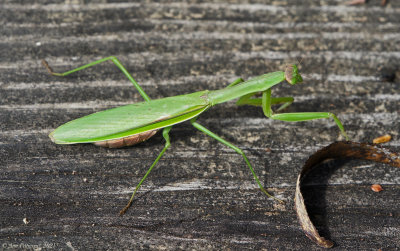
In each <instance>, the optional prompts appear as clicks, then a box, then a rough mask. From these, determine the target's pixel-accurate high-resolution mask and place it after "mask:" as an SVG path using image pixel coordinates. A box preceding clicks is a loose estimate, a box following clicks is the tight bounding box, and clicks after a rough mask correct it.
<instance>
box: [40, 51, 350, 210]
mask: <svg viewBox="0 0 400 251" xmlns="http://www.w3.org/2000/svg"><path fill="white" fill-rule="evenodd" d="M109 60H110V61H112V62H113V63H114V64H115V65H116V66H117V67H118V68H119V69H120V70H121V71H122V72H123V73H124V74H125V76H126V77H127V78H128V79H129V80H130V81H131V82H132V84H133V85H134V87H135V88H136V89H137V90H138V91H139V93H140V95H141V96H142V97H143V98H144V100H145V101H144V102H140V103H136V104H129V105H125V106H120V107H117V108H113V109H109V110H105V111H100V112H97V113H93V114H90V115H87V116H84V117H82V118H78V119H75V120H72V121H70V122H67V123H65V124H63V125H61V126H60V127H58V128H57V129H55V130H54V131H53V132H51V133H50V135H49V137H50V138H51V140H52V141H53V142H54V143H56V144H77V143H94V144H95V145H98V146H102V147H110V148H118V147H124V146H131V145H134V144H137V143H140V142H143V141H145V140H147V139H149V138H150V137H152V136H153V135H154V134H155V133H156V132H157V131H158V130H161V129H162V135H163V137H164V139H165V141H166V143H165V146H164V148H163V149H162V150H161V152H160V153H159V155H158V156H157V158H156V159H155V161H154V162H153V164H152V165H151V166H150V168H149V169H148V170H147V172H146V174H145V175H144V176H143V178H142V179H141V180H140V182H139V184H138V185H137V186H136V188H135V190H134V192H133V194H132V196H131V198H130V200H129V202H128V204H127V205H126V206H125V207H124V208H123V209H122V210H121V211H120V215H123V214H124V213H125V212H126V211H127V209H128V208H129V207H130V206H131V205H132V202H133V199H134V197H135V194H136V192H137V191H138V190H139V188H140V186H141V185H142V183H143V182H144V180H145V179H146V178H147V176H148V175H149V173H150V172H151V170H152V169H153V168H154V166H155V165H156V164H157V163H158V161H159V160H160V159H161V157H162V156H163V155H164V153H165V151H166V150H167V149H168V148H169V147H170V145H171V143H170V137H169V132H170V130H171V128H172V126H174V125H175V124H178V123H182V122H184V121H187V120H189V121H190V123H191V124H192V125H193V126H194V127H195V128H197V129H198V130H200V131H201V132H203V133H205V134H207V135H208V136H210V137H212V138H214V139H216V140H218V141H219V142H221V143H222V144H224V145H226V146H228V147H230V148H232V149H233V150H234V151H236V152H237V153H238V154H240V155H241V156H242V157H243V159H244V161H245V162H246V164H247V166H248V167H249V169H250V171H251V173H252V174H253V176H254V179H255V181H256V182H257V184H258V186H259V188H260V189H261V191H262V192H263V193H264V194H266V195H267V196H268V197H271V198H274V199H276V200H278V201H280V202H282V201H281V200H279V199H277V198H275V197H273V196H272V195H270V194H269V193H268V192H267V191H266V189H264V187H263V186H262V184H261V182H260V180H259V179H258V177H257V175H256V173H255V171H254V169H253V167H252V165H251V164H250V162H249V160H248V159H247V157H246V155H245V154H244V152H243V151H242V150H241V149H240V148H238V147H236V146H235V145H233V144H232V143H230V142H228V141H226V140H224V139H222V138H221V137H219V136H218V135H216V134H214V133H213V132H211V131H210V130H208V129H207V128H205V127H204V126H202V125H201V124H199V123H198V122H197V121H196V120H197V118H198V117H199V115H200V114H201V113H203V112H205V111H206V110H208V109H209V108H211V107H212V106H214V105H217V104H221V103H224V102H227V101H229V100H233V99H237V98H238V101H237V103H236V104H237V105H253V106H261V107H262V109H263V112H264V115H265V116H266V117H268V118H271V119H277V120H282V121H290V122H297V121H306V120H314V119H326V118H332V119H333V120H334V121H335V122H336V124H337V126H338V127H339V129H340V131H341V133H342V134H343V136H344V137H345V138H346V139H347V140H348V136H347V134H346V132H345V130H344V127H343V125H342V123H341V122H340V120H339V119H338V118H337V117H336V116H335V115H334V114H333V113H330V112H302V113H275V112H274V111H273V110H272V108H271V106H272V105H275V104H280V105H281V106H280V107H279V108H278V109H277V111H281V110H282V109H284V108H286V107H288V106H289V105H290V104H292V102H293V101H294V99H293V97H274V98H273V97H271V88H272V87H273V86H275V85H277V84H279V83H281V82H283V81H285V80H286V81H287V82H288V83H289V84H291V85H295V84H297V83H300V82H302V81H303V79H302V77H301V75H300V74H299V71H298V67H297V66H296V65H295V64H293V65H289V66H287V67H286V69H285V71H277V72H272V73H268V74H264V75H261V76H258V77H255V78H252V79H249V80H247V81H244V80H243V79H242V78H239V79H237V80H235V81H234V82H232V83H231V84H229V85H228V86H227V87H225V88H223V89H220V90H214V91H209V90H204V91H199V92H194V93H190V94H185V95H179V96H174V97H167V98H162V99H157V100H151V99H150V97H149V96H148V95H147V94H146V93H145V92H144V90H143V89H142V88H141V87H140V85H139V84H138V83H137V82H136V81H135V80H134V79H133V77H132V76H131V74H130V73H129V72H128V71H127V70H126V68H125V67H124V66H123V65H122V64H121V62H120V61H119V60H118V59H117V58H116V57H114V56H111V57H106V58H103V59H100V60H97V61H94V62H91V63H89V64H86V65H83V66H81V67H78V68H75V69H73V70H70V71H67V72H64V73H56V72H54V71H53V70H52V69H51V68H50V66H49V65H48V63H47V62H46V61H44V60H43V61H42V62H43V64H44V65H45V67H46V68H47V70H48V71H49V72H50V74H52V75H55V76H67V75H69V74H71V73H74V72H77V71H80V70H83V69H86V68H88V67H92V66H94V65H97V64H100V63H102V62H105V61H109ZM260 92H261V93H262V97H261V98H260V97H255V96H256V95H258V94H259V93H260Z"/></svg>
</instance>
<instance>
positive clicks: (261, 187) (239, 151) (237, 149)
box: [190, 118, 283, 203]
mask: <svg viewBox="0 0 400 251" xmlns="http://www.w3.org/2000/svg"><path fill="white" fill-rule="evenodd" d="M196 119H197V118H194V119H192V120H190V122H191V123H192V125H193V126H194V127H195V128H197V129H198V130H200V131H202V132H204V133H205V134H207V135H208V136H210V137H212V138H214V139H216V140H218V141H219V142H221V143H222V144H224V145H226V146H228V147H230V148H232V149H233V150H235V152H237V153H238V154H240V155H242V157H243V159H244V161H245V162H246V164H247V166H248V167H249V169H250V171H251V173H252V174H253V176H254V179H255V180H256V182H257V184H258V186H259V187H260V189H261V191H262V192H263V193H265V194H266V195H267V196H268V197H270V198H273V199H276V200H278V201H279V202H281V203H283V201H282V200H280V199H278V198H276V197H274V196H272V195H271V194H269V193H268V192H267V191H266V190H265V189H264V187H263V186H262V185H261V182H260V180H259V179H258V177H257V174H256V173H255V172H254V169H253V167H252V166H251V164H250V161H249V160H248V159H247V157H246V155H245V154H244V152H243V151H242V150H241V149H240V148H239V147H237V146H235V145H233V144H231V143H229V142H228V141H226V140H224V139H223V138H221V137H219V136H218V135H216V134H215V133H213V132H211V131H210V130H208V129H207V128H205V127H204V126H202V125H200V124H199V123H197V122H196Z"/></svg>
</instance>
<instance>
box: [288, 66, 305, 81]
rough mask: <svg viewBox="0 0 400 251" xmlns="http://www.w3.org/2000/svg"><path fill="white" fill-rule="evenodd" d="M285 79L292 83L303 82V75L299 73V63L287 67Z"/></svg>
mask: <svg viewBox="0 0 400 251" xmlns="http://www.w3.org/2000/svg"><path fill="white" fill-rule="evenodd" d="M285 79H286V81H288V82H289V84H291V85H295V84H297V83H301V82H303V78H302V77H301V75H300V73H299V69H298V68H297V65H295V64H293V65H289V66H287V67H286V69H285Z"/></svg>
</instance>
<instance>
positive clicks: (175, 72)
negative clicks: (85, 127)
mask: <svg viewBox="0 0 400 251" xmlns="http://www.w3.org/2000/svg"><path fill="white" fill-rule="evenodd" d="M70 2H71V4H65V3H64V2H62V1H54V2H52V3H50V4H49V3H48V1H43V0H30V1H26V2H25V1H24V4H20V3H15V2H14V1H9V0H6V1H3V4H2V6H1V8H0V23H1V24H2V30H1V32H0V48H1V50H0V53H1V57H0V90H1V91H0V121H1V123H0V128H1V131H0V159H1V167H2V172H1V173H0V203H1V207H0V215H1V216H2V217H1V223H0V229H1V232H0V247H1V248H2V249H12V248H15V249H23V248H25V249H29V248H30V249H33V248H43V249H44V248H48V249H57V250H60V249H168V250H176V249H196V250H203V249H207V250H210V249H214V250H221V249H240V250H242V249H267V250H269V249H274V248H279V249H285V250H287V249H289V250H290V249H293V250H299V249H300V250H304V249H307V250H308V249H311V250H313V249H319V248H318V247H316V246H314V244H313V243H311V242H310V241H309V240H308V239H307V238H306V237H305V236H304V234H303V233H302V232H301V230H300V226H299V225H298V223H297V219H296V214H295V211H294V209H293V205H294V204H293V196H294V190H295V182H296V178H297V174H298V171H299V170H300V168H301V166H302V165H303V163H304V161H305V160H306V159H307V157H308V156H309V155H310V154H312V153H313V152H314V151H316V150H317V149H319V148H320V147H322V146H326V145H328V144H329V143H331V142H333V141H335V140H341V139H343V138H342V136H340V134H339V130H338V129H337V127H336V125H335V124H334V122H333V121H324V120H320V121H313V122H302V123H285V122H280V121H272V120H269V119H267V118H265V117H264V116H263V113H262V110H260V109H259V108H255V107H247V106H243V107H237V106H235V105H234V103H233V102H230V103H227V104H223V105H219V106H216V107H213V108H212V109H211V110H210V111H208V112H207V113H205V114H204V115H203V116H201V117H200V119H199V121H200V122H201V123H202V124H203V125H204V126H206V127H207V128H209V129H210V130H212V131H213V132H215V133H216V134H218V135H220V136H222V137H223V138H225V139H227V140H229V141H231V142H233V143H234V144H236V145H237V146H239V147H240V148H242V149H243V150H244V151H245V152H246V154H247V155H248V157H249V159H250V161H251V162H252V164H253V165H254V167H255V169H256V172H257V173H258V174H259V176H260V178H261V180H262V181H263V182H264V183H265V184H266V186H267V187H269V191H271V192H273V193H274V194H275V195H276V196H278V197H279V198H282V199H284V200H285V201H286V202H287V203H286V205H284V206H282V205H279V204H277V203H276V202H275V201H273V200H271V199H268V198H266V197H265V196H264V195H263V194H262V193H261V192H260V191H259V190H258V189H257V186H256V184H255V182H254V180H253V178H252V176H251V174H250V172H249V171H248V169H247V167H246V166H245V164H244V162H243V160H242V158H241V156H239V155H237V154H235V152H233V151H232V150H231V149H228V148H226V147H225V146H223V145H221V144H218V143H217V142H216V141H215V140H213V139H210V138H208V137H206V136H205V135H203V134H202V133H200V132H198V131H196V130H195V129H194V128H192V127H190V124H188V123H186V124H182V125H179V126H176V127H174V129H173V130H172V131H171V134H170V135H171V140H172V147H171V149H170V150H168V152H167V153H166V155H165V157H164V158H163V159H162V160H161V161H160V163H159V165H158V166H157V168H156V169H155V170H154V171H153V172H152V174H151V175H150V176H149V178H148V180H146V182H145V183H144V184H143V188H142V189H141V190H140V192H139V195H138V197H137V199H136V200H135V202H134V207H133V208H131V209H130V210H129V211H128V212H127V214H126V215H125V216H123V217H119V216H118V212H119V210H120V209H121V208H122V207H123V206H124V205H125V203H126V202H127V200H128V198H129V196H130V193H131V192H132V190H133V188H134V187H135V185H136V184H137V183H138V181H139V180H140V179H141V177H142V176H143V175H144V173H145V171H146V169H147V168H148V166H150V164H151V163H152V161H153V160H154V158H155V157H156V155H157V154H158V153H159V151H160V150H161V148H162V146H163V139H162V137H161V135H156V136H155V137H153V138H152V139H151V140H149V141H147V142H145V143H143V144H140V145H138V146H135V147H129V148H124V149H104V148H99V147H95V146H93V145H72V146H60V145H55V144H53V143H52V142H51V141H50V140H49V138H48V137H47V134H48V133H49V132H51V130H52V129H54V128H56V127H57V126H59V125H60V124H62V123H65V122H67V121H69V120H72V119H74V118H78V117H80V116H83V115H86V114H89V113H92V112H95V111H99V110H103V109H106V108H110V107H115V106H118V105H123V104H128V103H133V102H138V101H141V97H140V96H139V94H138V93H137V92H136V91H135V90H134V88H132V86H131V85H130V84H129V81H127V80H126V78H125V77H124V75H123V74H121V73H120V72H119V70H118V69H117V68H116V67H115V66H113V65H112V64H111V63H105V64H103V65H99V66H97V67H95V68H92V69H88V70H86V71H82V72H79V73H77V74H74V75H71V76H69V77H67V78H57V77H53V76H49V75H48V73H47V72H46V70H45V69H44V68H43V67H42V65H41V64H40V59H42V58H45V59H46V60H48V61H49V63H50V64H51V65H52V66H53V68H54V69H55V70H56V71H64V70H69V69H72V68H74V67H76V66H79V65H81V64H84V63H88V62H90V61H93V60H95V59H100V58H102V57H106V56H110V55H115V56H117V57H118V58H119V59H120V61H121V62H122V63H123V64H124V65H125V66H126V67H127V68H128V69H129V71H130V72H131V73H132V74H133V76H134V77H135V78H136V80H137V81H138V82H139V83H140V84H141V85H142V86H143V88H144V89H145V91H146V92H147V93H148V94H149V96H150V97H152V98H160V97H166V96H173V95H179V94H184V93H189V92H194V91H199V90H204V89H210V90H212V89H217V88H222V87H224V86H226V85H227V83H229V82H231V81H233V80H234V79H235V78H237V77H239V76H240V77H244V78H249V77H251V76H257V75H260V74H263V73H266V72H271V71H276V70H281V69H283V67H284V65H285V64H286V63H288V62H294V61H296V60H298V59H300V58H303V61H302V65H301V72H302V73H303V76H304V77H303V78H304V80H305V81H304V84H301V85H296V86H290V85H288V84H283V85H280V86H278V87H277V88H276V89H274V91H273V94H274V95H275V96H294V97H295V103H294V104H293V105H292V106H290V107H289V108H288V109H287V112H304V111H305V112H308V111H331V112H333V113H335V114H337V115H338V117H339V118H340V119H341V120H342V121H343V122H344V124H345V127H346V129H347V132H348V134H349V136H350V137H351V139H352V140H354V141H366V142H371V141H372V139H373V138H375V137H377V136H380V135H383V134H387V133H388V134H391V135H392V138H393V139H392V141H391V142H389V143H386V144H385V145H386V146H387V147H390V148H391V149H394V150H396V149H397V150H398V149H399V148H400V147H399V146H400V144H399V131H400V123H399V111H400V110H399V106H398V104H399V99H400V95H399V93H400V88H399V81H400V80H399V77H398V75H399V73H398V72H399V65H400V63H399V62H400V60H399V58H400V43H399V37H400V34H399V30H398V27H399V24H400V15H399V14H400V3H398V2H396V1H390V2H389V3H388V5H387V6H386V7H381V6H380V5H379V2H380V1H369V2H368V3H367V4H365V5H359V6H345V5H343V3H344V1H337V0H327V1H322V2H321V1H317V0H307V1H302V2H301V3H299V1H293V0H285V1H279V2H277V1H246V0H243V1H227V2H223V1H218V2H217V3H215V2H211V1H209V2H205V1H174V2H172V1H146V2H133V3H127V2H119V3H108V2H107V1H70ZM83 2H84V3H83ZM396 74H397V75H396ZM336 164H340V165H342V166H341V167H340V168H336V166H335V165H336ZM335 165H332V168H330V169H329V171H327V172H320V173H318V172H317V173H314V174H313V177H314V178H315V180H314V181H311V182H309V183H307V186H306V187H305V191H307V192H310V194H311V196H308V197H306V199H307V198H308V200H307V201H308V203H309V207H310V209H311V210H312V212H313V215H314V220H315V222H316V224H317V226H318V227H319V229H320V230H321V232H322V233H323V234H325V236H328V237H330V238H331V239H332V240H333V241H334V242H335V243H336V246H337V247H338V248H339V249H346V250H352V249H359V250H365V249H376V250H377V249H382V250H394V249H396V248H397V247H398V246H400V241H399V240H400V224H399V217H400V215H399V212H400V210H399V209H400V208H399V204H398V203H397V201H398V199H399V194H400V179H399V177H400V170H398V169H394V168H392V167H389V166H385V165H379V164H373V163H369V162H357V161H350V162H344V163H336V162H335ZM327 177H328V178H327ZM374 183H379V184H381V185H382V186H383V189H384V190H383V191H382V192H380V193H374V192H372V191H371V190H370V188H369V186H370V185H371V184H374ZM24 219H25V222H26V223H27V224H25V223H24Z"/></svg>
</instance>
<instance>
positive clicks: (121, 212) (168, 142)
mask: <svg viewBox="0 0 400 251" xmlns="http://www.w3.org/2000/svg"><path fill="white" fill-rule="evenodd" d="M171 128H172V126H169V127H165V128H164V129H163V132H162V134H163V137H164V139H165V146H164V148H163V149H162V151H161V152H160V154H158V156H157V158H156V160H155V161H154V162H153V164H152V165H151V166H150V168H149V169H148V170H147V172H146V174H145V175H144V176H143V178H142V179H141V180H140V182H139V184H137V186H136V188H135V191H134V192H133V194H132V196H131V198H130V200H129V202H128V204H127V205H126V206H125V207H124V209H122V210H121V211H120V212H119V214H120V215H123V214H125V212H126V210H128V208H129V207H130V206H131V205H132V202H133V198H134V197H135V194H136V192H137V191H138V190H139V188H140V186H141V185H142V183H143V181H144V180H145V179H146V178H147V176H148V175H149V174H150V172H151V170H152V169H153V167H155V165H156V164H157V163H158V161H159V160H160V159H161V157H162V156H163V155H164V153H165V151H166V150H167V149H168V147H170V145H171V142H170V140H169V131H171Z"/></svg>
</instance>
